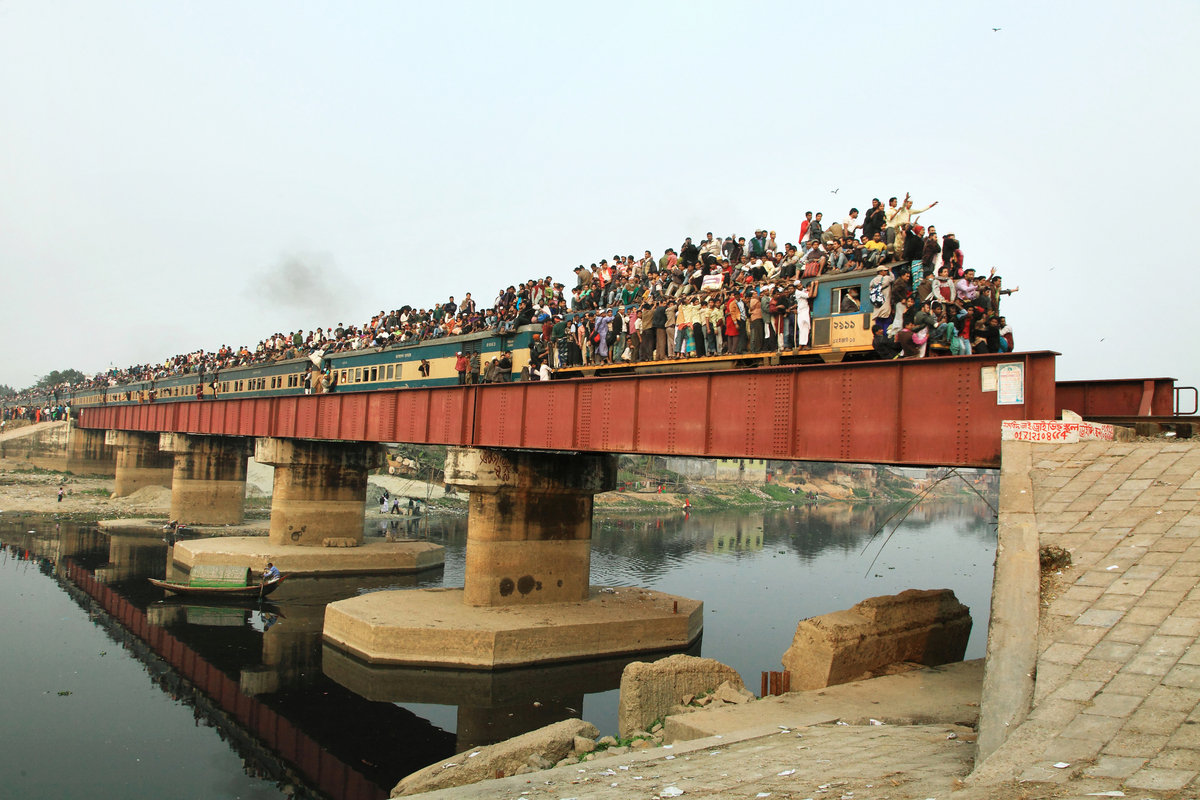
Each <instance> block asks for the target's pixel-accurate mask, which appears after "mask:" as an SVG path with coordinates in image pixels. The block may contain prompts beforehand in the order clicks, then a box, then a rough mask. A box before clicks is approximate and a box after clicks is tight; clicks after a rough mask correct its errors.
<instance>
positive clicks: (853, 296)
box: [811, 270, 876, 364]
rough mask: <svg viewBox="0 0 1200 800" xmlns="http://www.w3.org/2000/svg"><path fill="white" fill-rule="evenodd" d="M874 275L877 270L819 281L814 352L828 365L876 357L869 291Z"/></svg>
mask: <svg viewBox="0 0 1200 800" xmlns="http://www.w3.org/2000/svg"><path fill="white" fill-rule="evenodd" d="M875 275H876V273H875V271H874V270H858V271H857V272H847V273H843V274H838V275H834V276H823V277H820V278H817V279H816V281H815V282H816V283H818V284H819V286H818V289H817V295H816V297H814V298H813V301H812V351H811V352H812V353H814V354H816V355H819V356H820V357H821V359H822V360H823V361H825V362H826V363H829V364H835V363H837V362H839V361H842V360H843V359H845V358H851V359H852V360H853V359H856V358H861V357H863V356H866V357H872V356H873V355H874V350H873V349H872V347H871V342H872V339H873V338H874V337H873V336H872V334H871V311H872V306H871V300H870V295H869V289H870V285H871V280H872V279H874V277H875Z"/></svg>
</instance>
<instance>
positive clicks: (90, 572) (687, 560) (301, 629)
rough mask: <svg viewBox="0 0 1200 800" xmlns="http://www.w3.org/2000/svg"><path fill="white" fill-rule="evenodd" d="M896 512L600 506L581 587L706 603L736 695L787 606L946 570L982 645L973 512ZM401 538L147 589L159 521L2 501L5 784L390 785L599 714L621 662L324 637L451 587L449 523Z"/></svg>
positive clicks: (986, 520) (338, 788) (609, 717)
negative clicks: (491, 660) (236, 599)
mask: <svg viewBox="0 0 1200 800" xmlns="http://www.w3.org/2000/svg"><path fill="white" fill-rule="evenodd" d="M993 504H994V501H993ZM895 511H896V507H893V506H881V505H864V506H847V505H828V506H827V505H820V506H815V507H809V508H803V507H801V508H791V509H786V510H771V511H767V512H752V513H745V512H721V513H712V514H692V515H691V516H690V517H684V516H682V515H680V514H667V515H663V516H659V517H629V516H625V515H613V516H605V515H604V512H603V510H598V511H597V514H596V522H595V529H594V532H593V547H592V582H593V584H597V585H609V586H643V587H648V588H653V589H658V590H661V591H665V592H670V593H674V594H679V595H683V596H685V597H692V598H697V599H701V600H703V601H704V603H705V612H704V613H705V628H704V635H703V639H702V641H701V642H700V643H699V645H698V646H697V647H693V649H692V650H691V651H690V652H692V653H693V654H700V655H704V656H707V657H711V658H716V659H718V660H720V661H722V662H724V663H726V664H729V665H731V666H732V667H734V668H735V669H737V670H738V671H739V672H740V673H741V675H742V677H743V679H744V680H745V681H746V684H747V686H748V687H749V688H750V689H751V690H752V691H757V688H758V684H759V675H760V673H761V672H762V671H764V670H779V669H781V666H780V659H781V657H782V655H783V652H784V651H785V650H786V649H787V647H788V646H789V644H790V643H791V639H792V635H793V633H794V632H795V628H796V623H797V622H798V621H799V620H801V619H804V618H806V617H810V616H813V615H817V614H824V613H827V612H830V611H836V610H840V609H845V608H848V607H849V606H851V605H853V604H854V603H856V602H858V601H860V600H862V599H864V598H866V597H872V596H876V595H882V594H893V593H896V592H899V591H902V590H904V589H910V588H921V589H933V588H949V589H953V590H954V591H955V593H956V594H957V596H958V598H959V599H960V600H961V601H962V602H963V603H965V604H966V605H968V606H969V607H970V609H971V613H972V616H973V618H974V628H973V630H972V634H971V640H970V643H969V645H968V649H967V658H979V657H982V655H983V653H984V647H985V643H986V636H987V620H988V610H989V603H990V596H991V580H992V561H993V557H994V553H995V542H996V537H995V527H994V525H993V522H992V520H993V517H992V513H991V511H990V509H989V508H988V506H987V505H986V504H985V503H983V502H982V501H980V500H977V499H970V500H967V499H949V500H938V501H926V502H925V503H922V504H921V505H920V506H918V507H917V508H916V509H915V510H914V511H913V512H912V513H911V514H910V515H909V516H908V517H907V519H906V520H905V521H904V523H903V525H901V526H900V527H899V529H898V530H896V532H895V533H894V534H892V535H891V538H890V540H888V541H887V543H886V546H884V547H882V550H881V545H883V543H884V539H885V538H887V536H888V534H889V533H890V532H891V529H892V526H891V525H889V526H887V528H886V529H885V530H884V531H883V532H882V533H881V534H879V535H878V536H876V537H875V539H874V540H873V541H872V540H871V537H872V534H873V533H875V532H876V531H877V530H879V529H880V527H881V526H882V525H883V523H884V521H885V520H886V519H887V518H888V517H889V516H890V515H892V514H893V512H895ZM368 517H369V518H368V523H367V531H368V533H377V532H378V526H379V525H380V522H379V518H378V517H376V516H375V515H373V514H369V515H368ZM412 533H416V534H418V535H420V536H422V537H428V538H430V539H431V540H433V541H436V542H438V543H441V544H444V545H445V546H446V565H445V567H444V568H443V569H440V570H434V571H431V572H428V573H424V574H422V575H420V576H407V577H403V578H395V577H392V578H388V577H358V578H344V577H343V578H321V579H316V578H312V579H293V580H290V581H288V583H286V584H284V585H283V586H281V587H280V588H279V590H278V591H276V593H275V594H274V595H272V597H271V598H270V599H271V601H272V602H271V603H270V604H268V605H263V606H257V605H255V604H249V605H247V606H246V607H245V608H237V607H228V606H214V605H207V606H206V605H204V604H203V603H197V602H194V601H193V602H187V603H184V602H181V601H180V600H178V599H166V600H164V595H163V593H162V592H161V591H159V590H157V589H154V588H153V587H152V586H150V585H149V583H148V582H147V581H146V580H145V579H146V578H148V577H162V576H164V575H165V574H166V570H167V562H168V559H169V550H168V545H167V543H166V542H164V541H161V540H159V539H156V538H147V537H135V536H123V535H120V534H112V535H108V534H102V533H100V532H99V531H97V530H96V529H95V528H94V527H92V526H86V525H76V524H74V523H68V522H62V523H58V522H56V521H55V520H53V519H46V518H43V517H23V518H22V517H16V518H14V515H11V514H6V515H4V516H2V517H0V542H3V548H2V553H0V603H2V604H3V608H4V609H5V613H4V614H3V615H0V642H2V643H3V647H0V681H2V682H3V684H4V686H5V691H4V692H3V693H0V720H3V721H4V724H3V725H2V726H0V797H20V798H76V797H83V796H87V797H89V798H91V799H92V800H105V799H106V798H114V799H115V798H128V797H151V796H162V797H167V796H169V797H173V798H187V797H196V798H226V797H228V798H262V797H279V796H283V793H284V791H285V790H286V792H287V793H289V794H291V795H292V796H294V797H313V798H333V799H335V800H342V799H343V798H346V799H347V800H349V799H351V798H354V800H357V799H358V798H383V797H387V795H388V791H389V790H390V788H391V787H392V786H393V785H394V784H395V783H396V782H397V781H398V780H399V779H400V778H401V777H403V776H404V775H406V774H408V773H409V772H411V771H414V770H416V769H419V768H421V767H423V766H425V765H427V764H429V763H431V762H433V761H436V760H438V759H441V758H444V757H446V756H449V755H452V754H453V753H455V752H459V751H460V750H462V749H465V748H468V747H472V746H476V745H480V744H486V743H489V742H491V741H497V740H499V739H503V738H507V737H509V736H514V735H517V734H520V733H522V732H524V731H526V730H531V729H533V728H536V727H540V726H541V725H545V724H549V723H551V722H554V721H557V720H559V719H563V718H566V717H569V716H582V717H583V718H584V719H587V720H589V721H590V722H593V723H594V724H596V726H597V727H598V728H600V730H601V732H603V733H615V732H616V727H617V723H616V706H617V694H618V693H617V687H618V684H619V681H620V674H621V669H622V668H623V666H624V664H625V663H627V661H629V660H631V659H624V660H614V661H608V662H601V663H588V664H574V665H565V666H556V667H550V668H545V669H538V670H529V671H515V672H511V673H499V674H492V673H479V672H453V671H431V670H404V669H387V668H375V667H369V666H367V665H364V664H362V663H360V662H357V661H355V660H354V659H351V658H348V657H347V656H345V655H344V654H342V653H340V652H339V651H336V650H332V649H330V648H327V647H325V646H324V645H323V644H322V640H321V620H322V617H323V613H324V607H325V605H326V604H327V603H329V602H332V601H335V600H338V599H342V598H345V597H350V596H353V595H354V594H357V593H361V592H366V591H378V590H381V589H407V588H414V587H420V586H443V585H445V586H461V585H462V580H463V560H464V549H465V545H466V520H465V519H463V518H458V517H445V518H435V519H431V520H429V522H428V524H427V525H425V526H423V527H422V528H421V529H420V531H419V532H418V531H416V530H414V531H412ZM872 562H874V563H873V564H872Z"/></svg>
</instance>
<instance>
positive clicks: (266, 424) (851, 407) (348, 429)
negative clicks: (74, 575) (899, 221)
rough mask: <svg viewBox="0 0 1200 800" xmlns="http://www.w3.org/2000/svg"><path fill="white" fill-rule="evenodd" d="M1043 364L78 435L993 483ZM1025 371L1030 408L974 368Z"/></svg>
mask: <svg viewBox="0 0 1200 800" xmlns="http://www.w3.org/2000/svg"><path fill="white" fill-rule="evenodd" d="M1054 359H1055V354H1054V353H1052V352H1033V353H1016V354H1012V355H984V356H958V357H954V358H931V359H918V360H902V361H868V362H855V363H850V364H823V365H815V366H786V367H769V368H756V369H739V370H727V371H719V372H676V373H665V374H652V375H633V376H622V377H611V378H581V379H575V380H560V381H549V382H533V383H508V384H495V385H488V386H449V387H437V388H416V389H393V390H381V391H369V392H342V393H337V394H330V395H303V396H298V395H290V396H287V397H273V398H256V399H244V400H212V401H203V402H188V403H158V404H153V405H129V406H110V407H103V408H88V409H84V410H83V412H82V413H81V415H80V425H81V426H82V427H86V428H97V429H118V430H141V431H173V432H179V433H198V434H217V435H225V436H273V437H282V438H300V439H334V440H344V441H369V442H406V443H413V444H445V445H465V446H475V447H497V448H514V449H529V450H565V451H580V452H610V453H640V454H654V455H679V456H695V457H705V458H763V459H783V460H802V461H841V462H863V463H876V464H910V465H958V466H971V467H993V466H996V465H997V464H998V463H999V461H1000V423H1001V421H1003V420H1006V419H1054V418H1055V416H1056V413H1055V412H1056V409H1055V403H1056V399H1055V381H1054ZM1012 363H1020V364H1023V365H1024V368H1025V403H1024V404H1021V405H998V404H997V402H996V397H997V396H996V393H995V392H994V391H988V392H985V391H983V389H982V379H981V372H982V369H981V368H983V367H994V366H995V365H997V364H1012Z"/></svg>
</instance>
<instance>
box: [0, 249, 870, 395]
mask: <svg viewBox="0 0 1200 800" xmlns="http://www.w3.org/2000/svg"><path fill="white" fill-rule="evenodd" d="M876 274H877V273H876V271H875V270H873V269H872V270H858V271H856V272H848V273H838V274H834V275H823V276H820V277H817V278H813V279H811V280H807V281H805V285H808V286H811V284H813V283H815V284H818V289H817V292H816V295H815V297H814V298H813V300H812V301H811V302H812V310H811V316H812V333H811V347H810V348H808V349H805V350H801V351H796V350H784V351H782V352H779V351H770V352H761V353H743V354H740V355H720V356H708V357H703V358H691V359H685V360H676V361H651V362H618V363H614V364H610V365H586V366H572V367H565V368H562V369H559V370H557V371H556V372H555V374H554V378H555V379H556V380H568V379H572V378H581V377H593V376H598V375H606V376H607V375H621V374H638V373H647V372H667V371H703V370H717V369H733V368H755V367H762V366H777V365H779V364H789V363H818V362H825V363H835V362H840V361H843V360H859V359H870V358H874V357H875V352H874V349H873V348H872V341H873V334H872V331H871V304H870V302H869V301H868V299H867V298H868V290H869V286H870V283H871V280H872V279H873V278H874V277H875V275H876ZM810 291H811V290H810ZM847 295H851V296H852V297H854V298H855V299H854V300H853V301H852V302H851V303H849V305H858V308H859V310H857V311H850V312H843V311H842V306H843V300H844V298H845V297H846V296H847ZM576 313H578V312H576ZM541 330H542V326H541V325H540V324H534V325H526V326H524V327H521V328H519V329H517V330H515V331H507V332H499V331H486V332H482V333H472V334H464V335H461V336H454V337H451V338H445V339H428V340H423V341H419V342H412V343H403V344H393V345H388V346H387V347H384V348H368V349H362V350H355V351H351V352H343V353H333V354H329V355H328V356H326V357H325V359H324V361H323V363H322V367H323V368H328V369H331V370H332V371H334V372H336V374H337V382H336V391H337V392H339V393H342V392H364V391H377V390H381V389H404V388H410V387H425V386H451V385H455V384H457V383H458V373H457V372H456V371H455V369H454V367H455V362H456V359H457V353H459V352H463V353H466V354H468V355H470V354H474V353H478V354H479V357H480V360H481V361H483V360H485V359H488V358H491V357H498V356H499V355H500V353H502V352H504V351H511V352H512V360H513V373H514V375H515V374H518V373H520V371H521V370H522V368H523V367H525V366H527V365H528V364H529V362H530V346H531V344H532V343H533V341H534V336H535V335H536V334H540V333H541ZM422 361H427V362H428V363H429V375H428V376H423V375H422V374H421V373H420V371H419V367H420V365H421V362H422ZM312 365H313V361H312V360H310V359H309V358H308V357H300V358H292V359H287V360H280V361H275V362H271V363H264V364H248V365H244V366H238V367H228V368H225V369H222V370H220V371H219V372H217V373H207V374H205V375H204V376H203V380H204V386H203V399H205V400H211V399H214V398H216V399H223V400H224V399H241V398H257V397H278V396H285V395H296V394H303V393H304V375H305V372H307V371H308V370H309V369H310V368H311V367H312ZM200 380H201V376H200V375H198V374H196V373H191V374H183V375H173V376H170V377H165V378H157V379H155V380H143V381H134V382H131V383H124V384H120V385H118V386H111V387H108V388H96V389H91V388H80V389H76V390H74V391H73V392H71V393H70V394H69V396H66V397H64V396H61V395H60V396H59V397H58V398H53V397H51V396H49V395H47V396H45V397H41V398H35V399H33V400H24V401H13V400H8V401H6V402H5V403H4V404H5V405H9V406H12V405H31V406H37V405H42V404H60V403H61V404H67V405H70V406H71V407H72V409H73V410H74V409H82V408H88V407H95V406H102V405H123V404H138V403H147V402H155V403H171V402H178V403H184V402H196V401H197V400H198V399H199V398H198V397H197V391H196V389H197V384H198V383H199V382H200ZM314 391H317V389H316V388H315V387H314Z"/></svg>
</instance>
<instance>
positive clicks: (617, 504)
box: [0, 462, 970, 522]
mask: <svg viewBox="0 0 1200 800" xmlns="http://www.w3.org/2000/svg"><path fill="white" fill-rule="evenodd" d="M251 464H252V466H251V469H250V474H249V476H248V479H247V486H248V492H247V497H246V519H247V521H262V520H267V519H270V512H271V497H270V492H271V471H270V468H266V467H262V465H255V464H254V462H251ZM256 467H257V468H256ZM369 481H370V489H369V491H368V497H367V509H368V518H369V517H370V512H371V510H372V509H373V508H375V507H377V505H378V496H379V495H380V494H381V493H382V491H383V490H384V489H386V490H387V491H388V492H389V493H390V494H391V495H392V496H401V497H413V498H414V499H420V500H421V501H422V502H423V503H424V504H426V506H427V511H428V512H432V513H441V514H450V515H462V514H465V513H466V510H467V498H466V495H465V493H459V494H458V495H447V494H446V492H445V488H444V487H443V486H441V485H438V484H427V483H423V482H420V481H415V480H411V479H405V478H398V477H395V476H391V475H372V476H370V478H369ZM60 487H61V488H62V489H63V498H62V500H61V501H60V500H59V499H58V490H59V488H60ZM113 488H114V481H113V479H112V478H104V477H86V476H77V475H72V474H70V473H68V472H55V471H53V470H45V469H37V468H27V469H12V468H9V469H0V513H4V512H7V513H13V512H18V513H32V514H57V515H59V516H60V517H64V518H67V519H73V520H77V521H80V522H95V521H97V520H102V519H157V518H162V517H166V516H167V515H169V514H170V510H171V490H170V489H167V488H165V487H162V486H148V487H146V488H144V489H140V490H139V491H137V492H135V493H133V494H132V495H130V496H129V497H118V498H114V497H112V492H113ZM939 488H941V487H939ZM917 491H918V490H916V489H914V490H912V491H907V490H904V489H899V490H895V489H892V490H887V491H875V492H869V493H866V492H864V490H863V489H862V487H859V486H854V485H848V484H847V483H846V482H844V481H843V482H837V481H826V480H819V479H813V480H809V481H806V482H804V483H802V484H798V485H787V486H782V485H778V484H761V485H756V484H746V483H714V484H694V485H691V486H688V487H687V489H686V491H682V490H681V491H663V492H658V491H650V490H629V491H614V492H605V493H604V494H601V495H597V496H596V501H595V502H596V510H597V511H598V512H601V513H603V514H644V513H653V512H661V511H666V510H672V511H678V510H680V509H682V508H683V506H684V503H685V502H687V503H690V507H691V510H692V511H693V512H696V513H699V512H704V511H710V512H711V511H732V510H752V509H760V508H774V507H788V506H794V505H801V504H805V503H813V502H815V503H820V504H826V503H841V504H849V503H853V504H856V505H861V504H864V503H895V502H903V501H905V500H908V499H911V498H912V497H914V496H916V494H917ZM810 493H815V494H816V499H815V500H813V499H810V498H811V494H810ZM969 493H970V490H969V489H967V488H966V487H965V486H961V485H960V486H958V487H956V486H954V485H953V484H949V485H946V486H945V488H944V489H942V490H941V491H935V492H934V493H932V496H935V497H945V496H954V495H965V494H969Z"/></svg>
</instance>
